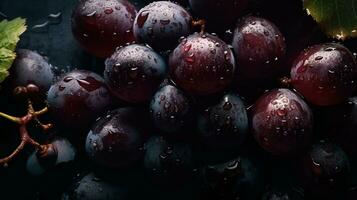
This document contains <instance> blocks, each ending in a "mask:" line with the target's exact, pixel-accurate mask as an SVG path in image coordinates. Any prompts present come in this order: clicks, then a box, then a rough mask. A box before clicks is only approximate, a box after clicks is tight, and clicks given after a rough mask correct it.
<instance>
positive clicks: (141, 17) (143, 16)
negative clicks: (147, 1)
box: [137, 11, 149, 28]
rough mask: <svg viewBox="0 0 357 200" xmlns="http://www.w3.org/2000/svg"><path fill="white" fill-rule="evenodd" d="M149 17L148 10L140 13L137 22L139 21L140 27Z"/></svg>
mask: <svg viewBox="0 0 357 200" xmlns="http://www.w3.org/2000/svg"><path fill="white" fill-rule="evenodd" d="M148 17H149V12H148V11H143V12H141V13H140V14H139V16H138V20H137V23H138V26H139V28H142V27H143V26H144V24H145V22H146V20H147V19H148Z"/></svg>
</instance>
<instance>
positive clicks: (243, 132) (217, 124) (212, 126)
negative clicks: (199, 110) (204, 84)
mask: <svg viewBox="0 0 357 200" xmlns="http://www.w3.org/2000/svg"><path fill="white" fill-rule="evenodd" d="M198 133H199V141H200V142H201V143H202V145H203V148H204V152H206V153H207V157H209V159H210V160H212V159H213V158H214V157H218V158H220V160H222V159H223V160H226V158H227V157H228V158H232V154H233V156H236V153H237V150H238V149H239V148H240V146H241V144H242V142H243V141H244V140H245V139H246V137H247V133H248V116H247V112H246V108H245V106H244V104H243V102H242V100H241V99H240V97H239V96H238V95H235V94H226V95H224V96H223V97H222V98H221V99H220V101H219V102H218V103H217V104H216V105H213V106H211V107H209V108H208V109H207V110H206V111H205V113H203V115H202V116H201V117H200V118H199V120H198Z"/></svg>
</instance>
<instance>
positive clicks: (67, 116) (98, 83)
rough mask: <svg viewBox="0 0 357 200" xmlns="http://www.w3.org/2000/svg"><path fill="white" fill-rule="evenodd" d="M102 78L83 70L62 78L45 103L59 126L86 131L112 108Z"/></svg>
mask: <svg viewBox="0 0 357 200" xmlns="http://www.w3.org/2000/svg"><path fill="white" fill-rule="evenodd" d="M111 99H112V98H111V95H110V93H109V90H108V88H107V86H106V84H105V82H104V80H103V78H102V77H101V76H99V75H97V74H95V73H93V72H89V71H86V70H74V71H71V72H68V73H66V74H63V75H62V76H61V77H60V78H59V80H58V81H57V82H55V83H54V84H53V85H52V86H51V88H50V89H49V91H48V94H47V102H48V105H49V108H50V111H51V114H52V115H53V116H54V117H55V118H56V120H57V122H58V124H59V125H63V126H65V127H67V128H71V129H80V130H85V129H86V128H88V127H89V126H90V125H91V123H92V122H94V121H95V119H96V118H97V117H99V116H100V115H101V114H103V113H105V112H106V110H107V109H109V108H110V106H111V103H112V102H111Z"/></svg>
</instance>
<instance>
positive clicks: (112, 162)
mask: <svg viewBox="0 0 357 200" xmlns="http://www.w3.org/2000/svg"><path fill="white" fill-rule="evenodd" d="M145 111H146V110H142V109H140V108H129V107H128V108H120V109H117V110H114V111H111V112H109V113H108V114H107V115H106V116H103V117H102V118H100V119H99V120H98V121H97V122H96V123H95V124H94V126H93V128H92V129H91V131H90V132H89V133H88V136H87V140H86V152H87V155H88V156H89V157H90V158H91V160H93V161H94V162H95V163H97V164H99V165H103V166H106V167H129V166H132V165H134V164H135V163H137V162H138V161H139V159H140V158H142V156H143V149H142V148H143V145H144V142H145V141H146V138H147V137H148V135H149V132H150V131H151V129H150V127H149V125H148V121H149V118H148V115H147V114H146V112H145Z"/></svg>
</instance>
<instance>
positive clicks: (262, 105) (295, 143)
mask: <svg viewBox="0 0 357 200" xmlns="http://www.w3.org/2000/svg"><path fill="white" fill-rule="evenodd" d="M251 123H252V132H253V134H254V137H255V139H256V141H257V142H258V143H259V145H260V146H261V147H262V148H264V149H265V150H266V151H268V152H270V153H272V154H274V155H282V156H287V155H292V154H296V153H301V151H302V150H304V149H305V148H306V147H307V146H308V145H309V142H310V139H311V135H312V129H313V124H314V123H313V114H312V111H311V110H310V108H309V107H308V105H307V104H306V103H305V102H304V100H303V99H301V97H299V96H298V95H296V94H295V93H294V92H292V91H290V90H288V89H274V90H271V91H269V92H267V93H265V94H264V95H263V96H262V97H260V98H259V99H258V100H257V102H256V103H255V104H254V106H253V107H252V109H251Z"/></svg>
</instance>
